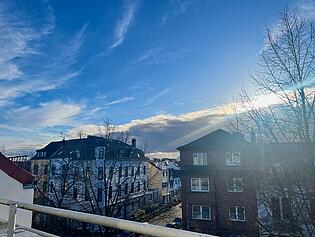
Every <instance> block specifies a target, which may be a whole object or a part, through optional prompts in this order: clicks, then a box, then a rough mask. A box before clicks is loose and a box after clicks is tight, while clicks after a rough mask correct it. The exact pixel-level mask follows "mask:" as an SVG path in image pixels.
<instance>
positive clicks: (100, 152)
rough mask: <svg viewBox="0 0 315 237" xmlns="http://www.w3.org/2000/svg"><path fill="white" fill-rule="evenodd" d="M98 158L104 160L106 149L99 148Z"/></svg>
mask: <svg viewBox="0 0 315 237" xmlns="http://www.w3.org/2000/svg"><path fill="white" fill-rule="evenodd" d="M98 158H99V159H104V148H103V147H101V148H99V150H98Z"/></svg>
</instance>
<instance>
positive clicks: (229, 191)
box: [227, 190, 244, 193]
mask: <svg viewBox="0 0 315 237" xmlns="http://www.w3.org/2000/svg"><path fill="white" fill-rule="evenodd" d="M227 192H228V193H243V192H244V190H242V191H231V190H227Z"/></svg>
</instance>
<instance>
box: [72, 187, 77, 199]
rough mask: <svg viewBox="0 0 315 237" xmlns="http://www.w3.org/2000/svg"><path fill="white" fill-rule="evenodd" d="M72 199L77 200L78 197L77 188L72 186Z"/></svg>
mask: <svg viewBox="0 0 315 237" xmlns="http://www.w3.org/2000/svg"><path fill="white" fill-rule="evenodd" d="M73 199H74V200H77V199H78V188H77V187H73Z"/></svg>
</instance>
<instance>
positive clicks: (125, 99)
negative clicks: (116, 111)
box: [106, 97, 135, 106]
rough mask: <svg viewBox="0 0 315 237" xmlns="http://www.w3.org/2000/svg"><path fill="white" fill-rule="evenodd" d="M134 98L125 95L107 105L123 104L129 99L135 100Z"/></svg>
mask: <svg viewBox="0 0 315 237" xmlns="http://www.w3.org/2000/svg"><path fill="white" fill-rule="evenodd" d="M134 99H135V98H134V97H123V98H120V99H118V100H113V101H111V102H108V103H107V104H106V106H112V105H116V104H121V103H125V102H128V101H131V100H134Z"/></svg>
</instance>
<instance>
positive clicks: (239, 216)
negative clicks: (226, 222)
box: [230, 207, 245, 221]
mask: <svg viewBox="0 0 315 237" xmlns="http://www.w3.org/2000/svg"><path fill="white" fill-rule="evenodd" d="M230 220H232V221H245V209H244V208H243V207H231V208H230Z"/></svg>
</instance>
